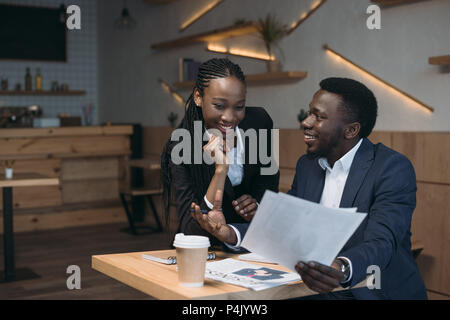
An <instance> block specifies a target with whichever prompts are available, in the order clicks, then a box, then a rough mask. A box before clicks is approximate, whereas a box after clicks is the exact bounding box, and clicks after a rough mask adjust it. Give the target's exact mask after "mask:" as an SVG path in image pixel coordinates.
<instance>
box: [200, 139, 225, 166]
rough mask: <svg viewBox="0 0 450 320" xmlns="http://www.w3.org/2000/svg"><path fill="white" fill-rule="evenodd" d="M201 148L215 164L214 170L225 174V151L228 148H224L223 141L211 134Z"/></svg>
mask: <svg viewBox="0 0 450 320" xmlns="http://www.w3.org/2000/svg"><path fill="white" fill-rule="evenodd" d="M203 150H204V151H205V152H206V153H207V155H208V156H209V157H210V158H211V160H212V161H213V162H214V163H215V164H216V171H219V172H220V173H223V174H225V175H227V174H228V168H229V163H228V159H227V155H226V152H227V151H229V150H228V149H227V148H226V146H225V144H224V141H223V140H222V139H220V138H218V137H216V136H214V135H212V134H211V137H210V138H209V142H208V143H207V144H206V145H205V146H204V147H203Z"/></svg>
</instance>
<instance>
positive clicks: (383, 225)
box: [339, 154, 417, 286]
mask: <svg viewBox="0 0 450 320" xmlns="http://www.w3.org/2000/svg"><path fill="white" fill-rule="evenodd" d="M380 172H381V173H380V175H379V178H378V179H377V181H376V183H375V189H374V198H373V203H372V206H371V208H370V210H369V213H368V216H367V217H366V219H368V220H367V225H366V228H365V231H364V235H363V237H364V238H363V241H362V242H361V243H360V244H358V245H356V246H354V247H351V248H349V249H347V250H345V251H344V252H341V253H340V254H339V255H340V256H344V257H347V258H348V259H350V260H351V261H352V264H353V277H352V279H351V281H350V282H349V285H350V286H354V285H356V284H357V283H358V282H360V281H362V280H364V279H365V278H366V276H367V273H366V272H367V267H369V266H371V265H376V266H378V267H380V269H381V270H383V269H384V268H386V266H387V265H388V264H389V262H390V260H391V258H392V256H393V254H394V253H395V252H396V250H397V248H398V246H400V243H401V241H402V239H403V238H404V237H405V236H406V234H407V232H408V231H409V229H410V227H411V218H412V213H413V211H414V208H415V206H416V191H417V186H416V176H415V173H414V168H413V166H412V165H411V163H410V162H409V160H408V159H407V158H406V157H404V156H402V155H400V154H395V155H394V156H392V159H391V160H390V161H386V163H385V166H384V168H383V170H381V171H380ZM363 223H364V222H363Z"/></svg>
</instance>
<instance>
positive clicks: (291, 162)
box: [280, 129, 306, 169]
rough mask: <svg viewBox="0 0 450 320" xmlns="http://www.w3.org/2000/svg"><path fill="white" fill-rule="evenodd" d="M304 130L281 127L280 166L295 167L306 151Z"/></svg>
mask: <svg viewBox="0 0 450 320" xmlns="http://www.w3.org/2000/svg"><path fill="white" fill-rule="evenodd" d="M303 137H304V136H303V131H301V130H299V129H280V168H294V169H295V166H296V165H297V160H298V158H300V156H301V155H303V154H304V153H305V152H306V145H305V142H304V141H303Z"/></svg>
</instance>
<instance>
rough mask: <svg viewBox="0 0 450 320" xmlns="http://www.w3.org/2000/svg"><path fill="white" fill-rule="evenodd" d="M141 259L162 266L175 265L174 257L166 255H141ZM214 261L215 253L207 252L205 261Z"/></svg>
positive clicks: (175, 259)
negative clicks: (161, 264)
mask: <svg viewBox="0 0 450 320" xmlns="http://www.w3.org/2000/svg"><path fill="white" fill-rule="evenodd" d="M142 258H144V259H146V260H151V261H155V262H159V263H163V264H177V257H176V256H167V254H163V255H161V254H158V253H153V254H152V255H149V254H142ZM214 259H216V253H215V252H208V255H207V257H206V260H214Z"/></svg>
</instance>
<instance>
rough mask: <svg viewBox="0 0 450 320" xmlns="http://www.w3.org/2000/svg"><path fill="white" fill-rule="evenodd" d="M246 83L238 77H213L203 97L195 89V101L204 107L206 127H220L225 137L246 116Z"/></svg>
mask: <svg viewBox="0 0 450 320" xmlns="http://www.w3.org/2000/svg"><path fill="white" fill-rule="evenodd" d="M245 94H246V88H245V85H244V84H243V83H242V82H241V81H240V80H239V79H237V78H236V77H233V76H231V77H226V78H217V79H211V80H210V81H209V86H208V87H206V88H205V90H204V92H203V97H202V96H201V95H200V92H198V90H195V91H194V101H195V103H196V104H197V106H199V107H201V108H202V114H203V119H204V121H205V127H206V129H218V130H219V131H220V132H221V133H222V134H223V135H224V137H225V133H226V130H230V129H231V130H234V129H235V128H236V126H237V125H238V124H239V122H241V120H242V119H244V117H245Z"/></svg>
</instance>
